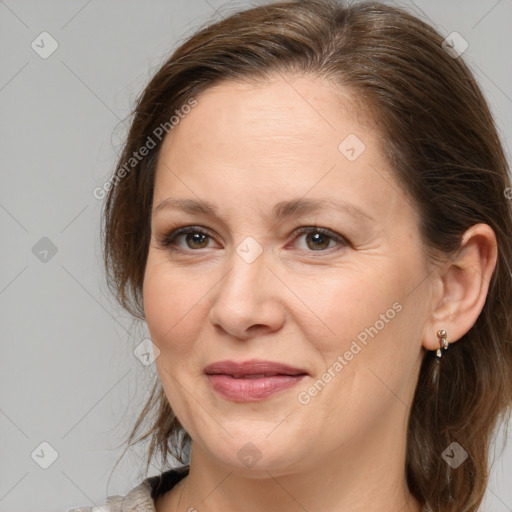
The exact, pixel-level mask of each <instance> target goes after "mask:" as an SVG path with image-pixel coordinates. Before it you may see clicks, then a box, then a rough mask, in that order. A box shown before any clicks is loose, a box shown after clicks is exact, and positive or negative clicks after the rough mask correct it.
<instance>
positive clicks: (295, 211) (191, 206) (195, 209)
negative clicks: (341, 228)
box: [152, 197, 374, 221]
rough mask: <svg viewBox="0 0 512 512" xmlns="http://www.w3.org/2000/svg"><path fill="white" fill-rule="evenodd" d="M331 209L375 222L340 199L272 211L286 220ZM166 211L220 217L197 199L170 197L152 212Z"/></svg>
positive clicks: (281, 205)
mask: <svg viewBox="0 0 512 512" xmlns="http://www.w3.org/2000/svg"><path fill="white" fill-rule="evenodd" d="M325 208H331V209H334V210H337V211H343V212H347V213H349V214H351V215H353V216H354V217H358V218H361V219H367V220H370V221H373V220H374V219H373V217H372V216H371V215H369V214H368V213H367V212H365V211H363V210H361V209H360V208H359V207H357V206H356V205H355V204H352V203H349V202H347V201H343V200H340V199H332V198H324V199H304V198H299V199H292V200H289V201H281V202H280V203H277V204H276V205H275V206H274V208H273V209H272V214H273V216H274V217H275V218H276V219H278V220H281V219H284V218H286V217H291V216H293V215H305V214H308V213H314V212H318V211H319V210H322V209H325ZM164 209H176V210H182V211H184V212H186V213H189V214H192V215H200V214H203V215H211V216H214V217H219V215H218V213H217V207H216V206H215V205H214V204H212V203H209V202H208V201H203V200H196V199H179V198H174V197H169V198H167V199H164V200H163V201H161V202H160V203H159V204H158V205H157V206H156V207H155V208H154V209H153V212H152V215H155V214H156V213H158V212H159V211H161V210H164Z"/></svg>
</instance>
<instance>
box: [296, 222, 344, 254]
mask: <svg viewBox="0 0 512 512" xmlns="http://www.w3.org/2000/svg"><path fill="white" fill-rule="evenodd" d="M299 235H300V236H298V237H296V239H295V240H298V239H299V238H301V236H302V235H305V238H304V240H305V245H306V249H305V250H307V251H309V252H315V251H316V252H318V251H320V252H322V251H325V250H326V249H331V248H333V247H335V246H336V245H342V246H347V245H349V243H348V241H347V240H346V239H345V238H344V237H342V236H341V235H338V234H336V233H334V232H332V231H330V230H328V229H324V228H317V227H311V228H302V229H301V230H299Z"/></svg>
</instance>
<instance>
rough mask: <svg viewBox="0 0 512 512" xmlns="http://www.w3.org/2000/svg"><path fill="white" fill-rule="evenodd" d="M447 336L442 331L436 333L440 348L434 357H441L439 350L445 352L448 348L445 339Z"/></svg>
mask: <svg viewBox="0 0 512 512" xmlns="http://www.w3.org/2000/svg"><path fill="white" fill-rule="evenodd" d="M447 336H448V335H447V334H446V331H445V330H444V329H440V330H439V331H437V337H438V338H439V339H440V340H441V346H440V348H438V349H437V352H436V356H437V357H441V356H442V355H443V353H442V351H441V349H443V350H446V349H447V348H448V340H447V339H446V337H447Z"/></svg>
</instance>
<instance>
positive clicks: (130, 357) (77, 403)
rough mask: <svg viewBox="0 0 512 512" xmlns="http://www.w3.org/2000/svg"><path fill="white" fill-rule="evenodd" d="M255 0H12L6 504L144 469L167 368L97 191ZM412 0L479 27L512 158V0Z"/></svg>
mask: <svg viewBox="0 0 512 512" xmlns="http://www.w3.org/2000/svg"><path fill="white" fill-rule="evenodd" d="M249 5H250V2H221V1H220V0H217V1H216V0H187V1H186V2H185V1H184V0H176V1H169V0H167V1H157V0H152V1H146V2H143V1H140V0H139V1H135V0H122V1H121V0H111V1H105V0H103V1H100V0H89V1H87V0H81V1H69V0H68V1H64V0H61V1H41V0H39V1H36V0H30V1H29V0H25V1H23V0H19V1H14V0H4V1H1V0H0V42H1V44H0V54H1V62H2V65H1V68H0V130H1V134H2V137H1V138H0V158H1V172H2V186H1V189H0V227H1V233H2V243H1V265H0V314H1V326H2V327H1V335H2V355H1V357H0V450H1V453H0V464H1V467H0V512H7V511H9V512H27V511H29V510H30V511H35V510H37V511H40V512H43V511H48V512H50V511H58V510H61V511H64V510H67V509H69V508H73V507H78V506H93V505H95V504H96V505H100V504H102V503H104V500H105V498H106V496H107V495H112V494H126V492H128V491H129V490H130V489H131V488H132V487H133V486H134V485H136V484H137V483H138V482H139V478H140V476H141V474H142V469H143V467H144V458H143V456H144V447H141V448H140V449H138V450H132V451H130V452H128V454H127V455H126V456H125V457H124V458H123V460H122V461H121V463H120V464H119V465H118V467H117V468H116V470H115V472H114V473H113V475H112V478H111V480H110V481H109V476H110V474H111V471H112V469H113V466H114V463H115V461H116V460H117V457H118V456H119V455H120V454H121V452H122V449H123V447H119V445H120V444H121V443H122V441H123V440H124V438H125V435H126V434H127V433H128V431H129V428H130V427H131V425H132V424H133V421H134V419H135V417H136V414H137V413H138V412H139V410H140V408H141V407H142V405H143V401H144V397H145V396H146V394H147V393H148V391H149V389H148V388H149V384H150V383H151V381H152V377H153V376H154V374H155V370H154V365H150V366H145V365H143V364H141V362H140V361H139V360H138V359H137V358H136V357H135V356H134V354H133V350H134V349H135V347H136V346H137V345H138V344H139V343H141V341H142V340H143V339H144V338H145V337H146V335H147V331H146V328H145V326H135V325H133V324H132V322H131V320H130V318H129V317H128V316H127V314H125V313H123V312H122V311H120V310H119V308H117V307H116V306H115V304H114V302H113V300H112V299H111V298H110V297H109V295H108V292H107V290H106V287H105V285H104V280H103V273H102V272H103V271H102V266H101V251H100V245H99V233H100V231H99V226H100V209H101V207H102V201H101V200H97V199H95V198H94V196H93V193H92V191H93V189H94V188H95V187H98V186H102V185H103V183H105V181H106V180H108V177H109V176H110V173H111V172H112V169H113V165H114V162H115V159H116V152H118V151H119V150H120V144H121V142H122V138H123V136H124V134H125V129H126V127H125V126H124V125H123V124H122V123H121V120H122V119H123V118H124V117H125V116H126V115H127V113H128V111H129V109H130V107H131V105H132V102H133V100H134V98H135V97H136V95H137V94H138V93H139V92H140V91H141V89H142V87H143V86H144V84H145V83H146V81H147V80H148V78H149V77H150V75H151V73H152V72H154V71H155V70H156V68H157V67H158V65H159V64H160V63H162V62H163V60H164V59H165V58H166V57H167V55H168V53H169V51H170V50H171V48H174V47H175V46H176V45H177V44H178V42H180V41H182V40H183V39H184V38H185V37H187V36H188V35H190V34H191V33H192V32H193V31H194V30H195V29H197V27H198V26H199V25H202V24H203V23H204V22H206V21H207V20H209V19H217V18H218V17H219V16H224V15H226V14H228V13H229V12H231V11H232V10H235V9H237V8H240V7H244V6H245V7H248V6H249ZM253 5H254V3H253ZM399 5H400V4H399ZM401 5H408V6H409V7H410V8H411V10H412V11H413V12H415V13H416V14H418V15H420V16H421V17H423V18H424V19H426V20H427V21H430V22H431V23H432V24H434V25H435V26H436V27H437V28H438V30H439V31H440V32H441V33H442V34H443V35H448V34H450V33H451V32H453V31H457V32H459V33H460V34H461V35H462V36H463V37H464V38H465V39H466V40H467V41H468V43H469V48H468V49H467V50H466V52H465V53H464V58H465V60H466V61H467V62H468V64H469V65H470V67H471V68H472V69H473V71H474V72H475V74H476V77H477V79H478V81H479V83H480V84H481V86H482V87H483V89H484V93H485V94H486V96H487V98H488V99H489V101H490V103H491V107H492V110H493V112H494V114H495V117H496V120H497V123H498V127H499V129H500V132H501V135H502V139H503V142H504V143H505V147H506V151H507V154H508V155H509V157H510V154H511V153H510V148H509V146H508V144H509V141H510V136H511V134H512V68H511V64H510V63H511V48H512V31H511V30H510V27H511V25H512V0H499V1H496V0H490V1H482V0H472V1H469V0H459V1H449V2H433V1H430V2H429V1H426V0H421V1H420V0H417V1H416V2H415V3H412V2H402V4H401ZM43 31H47V32H49V33H50V34H51V36H52V37H53V38H54V39H55V40H56V41H57V42H58V45H59V46H58V49H57V50H56V51H55V52H54V53H53V54H52V55H51V56H49V57H48V58H46V59H43V58H42V57H40V55H39V54H38V53H36V51H34V50H33V49H32V47H31V43H32V41H34V40H36V43H37V41H40V39H38V36H39V34H41V32H43ZM40 44H41V43H40ZM45 48H46V49H48V48H49V44H48V40H46V43H45ZM44 237H46V238H47V239H49V240H46V239H44V240H42V241H41V239H42V238H44ZM49 241H51V242H49ZM36 244H37V245H36ZM34 246H35V249H34ZM52 249H53V251H55V250H56V251H57V252H56V253H55V254H53V252H52ZM45 250H47V251H48V252H47V253H45V252H44V251H45ZM499 439H500V440H501V433H500V437H499ZM42 442H46V443H49V444H50V445H51V447H52V448H49V447H48V446H46V445H42V446H41V443H42ZM116 446H117V447H116ZM498 446H501V445H498ZM52 449H53V450H55V452H56V453H57V454H58V456H57V458H56V460H55V461H54V462H53V463H52V464H51V465H50V466H49V467H48V468H47V469H43V468H42V467H40V464H41V463H45V462H46V463H47V464H48V463H49V462H50V461H51V460H50V457H51V454H52ZM499 454H500V452H499V451H498V452H497V454H496V457H497V460H496V463H495V465H494V467H493V470H492V480H491V483H490V486H489V489H488V492H487V495H486V501H485V505H484V507H483V508H482V510H484V511H492V512H502V511H512V489H511V487H510V481H511V477H512V449H511V447H510V446H508V447H507V449H506V450H505V452H504V453H503V456H502V457H501V458H499ZM159 469H160V468H158V467H157V466H155V467H153V468H152V471H151V474H157V473H158V472H159ZM507 482H508V485H507Z"/></svg>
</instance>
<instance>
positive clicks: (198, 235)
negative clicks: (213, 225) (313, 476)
mask: <svg viewBox="0 0 512 512" xmlns="http://www.w3.org/2000/svg"><path fill="white" fill-rule="evenodd" d="M180 237H183V240H184V242H185V246H180V245H178V244H177V243H176V241H177V240H179V239H180ZM208 239H211V237H210V235H209V234H208V233H206V232H205V231H202V230H201V229H198V228H195V227H192V226H190V227H186V228H181V229H177V230H175V231H172V232H171V233H169V234H168V235H167V236H166V237H165V238H164V239H163V240H162V241H161V244H162V245H163V246H164V247H166V248H168V249H169V250H171V251H187V250H196V249H206V248H207V247H208Z"/></svg>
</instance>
